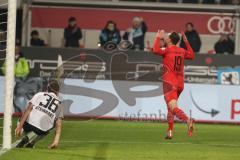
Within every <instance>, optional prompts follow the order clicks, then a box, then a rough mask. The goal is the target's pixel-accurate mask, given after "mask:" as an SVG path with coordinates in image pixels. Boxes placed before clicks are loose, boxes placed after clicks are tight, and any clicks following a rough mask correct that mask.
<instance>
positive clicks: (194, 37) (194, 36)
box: [180, 22, 201, 52]
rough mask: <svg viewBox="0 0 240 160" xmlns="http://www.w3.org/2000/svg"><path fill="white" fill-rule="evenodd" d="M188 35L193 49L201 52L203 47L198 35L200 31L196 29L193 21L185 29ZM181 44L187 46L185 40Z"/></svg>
mask: <svg viewBox="0 0 240 160" xmlns="http://www.w3.org/2000/svg"><path fill="white" fill-rule="evenodd" d="M185 34H186V37H187V39H188V41H189V43H190V45H191V47H192V49H193V51H194V52H199V51H200V48H201V39H200V37H199V35H198V32H197V31H196V30H195V29H194V26H193V24H192V23H191V22H189V23H187V24H186V31H185ZM180 46H181V47H182V48H185V44H184V42H183V40H182V41H181V43H180Z"/></svg>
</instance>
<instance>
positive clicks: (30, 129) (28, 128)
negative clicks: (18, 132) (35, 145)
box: [23, 122, 49, 135]
mask: <svg viewBox="0 0 240 160" xmlns="http://www.w3.org/2000/svg"><path fill="white" fill-rule="evenodd" d="M23 130H24V132H26V133H28V132H34V133H35V134H37V135H47V134H48V133H49V131H42V130H40V129H39V128H37V127H35V126H33V125H31V124H29V123H27V122H25V123H24V124H23Z"/></svg>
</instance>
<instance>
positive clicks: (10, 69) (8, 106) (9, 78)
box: [2, 0, 17, 149]
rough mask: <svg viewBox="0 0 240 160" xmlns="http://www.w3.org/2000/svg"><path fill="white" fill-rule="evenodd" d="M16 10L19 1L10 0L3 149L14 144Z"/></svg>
mask: <svg viewBox="0 0 240 160" xmlns="http://www.w3.org/2000/svg"><path fill="white" fill-rule="evenodd" d="M16 10H17V1H16V0H8V16H7V17H8V20H7V49H6V75H5V106H4V120H3V121H4V122H3V147H2V148H3V149H10V148H11V144H12V134H11V133H12V132H11V130H12V110H13V88H14V68H15V67H14V63H15V36H16Z"/></svg>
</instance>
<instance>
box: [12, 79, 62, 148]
mask: <svg viewBox="0 0 240 160" xmlns="http://www.w3.org/2000/svg"><path fill="white" fill-rule="evenodd" d="M58 93H59V84H58V81H56V80H51V81H50V82H49V83H48V87H47V92H39V93H37V94H35V95H34V96H33V98H32V99H31V100H30V101H29V102H28V106H27V108H26V110H25V112H24V113H23V115H22V117H21V119H20V122H19V124H18V126H17V128H16V130H15V134H16V137H20V136H21V134H22V130H23V136H22V138H21V140H20V142H19V143H18V144H17V145H16V147H17V148H22V147H27V148H33V146H34V145H35V144H36V142H38V141H39V140H41V139H42V138H43V137H44V136H46V135H47V134H48V133H49V132H50V130H52V129H53V128H55V136H54V139H53V142H52V143H51V144H50V146H49V148H56V147H57V146H58V144H59V140H60V135H61V126H62V119H63V107H62V105H61V101H60V99H59V97H58Z"/></svg>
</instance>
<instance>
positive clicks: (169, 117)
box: [167, 108, 174, 131]
mask: <svg viewBox="0 0 240 160" xmlns="http://www.w3.org/2000/svg"><path fill="white" fill-rule="evenodd" d="M167 121H168V131H169V130H171V131H172V130H173V125H174V115H173V113H172V111H171V110H170V109H169V108H168V114H167Z"/></svg>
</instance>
